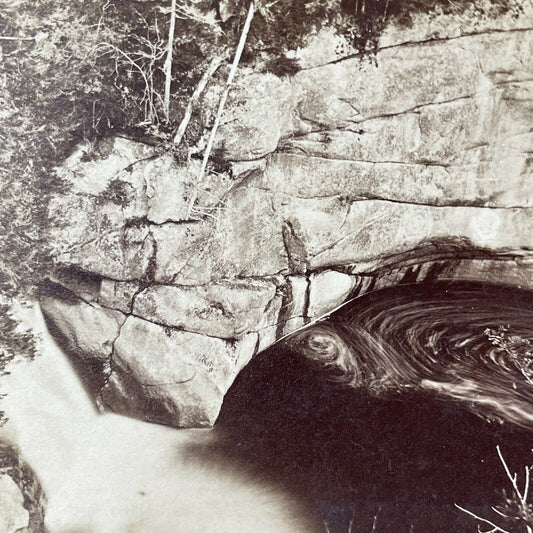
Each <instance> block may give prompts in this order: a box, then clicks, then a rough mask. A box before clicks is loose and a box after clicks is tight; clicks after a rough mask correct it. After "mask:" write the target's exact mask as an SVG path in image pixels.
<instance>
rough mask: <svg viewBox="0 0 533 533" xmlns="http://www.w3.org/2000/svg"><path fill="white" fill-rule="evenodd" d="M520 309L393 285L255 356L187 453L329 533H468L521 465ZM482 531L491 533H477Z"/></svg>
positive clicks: (496, 295) (526, 388)
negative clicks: (223, 467) (232, 469)
mask: <svg viewBox="0 0 533 533" xmlns="http://www.w3.org/2000/svg"><path fill="white" fill-rule="evenodd" d="M531 342H533V297H532V294H531V293H530V292H527V291H520V290H516V289H511V288H508V287H501V286H494V285H492V286H490V285H484V284H473V283H468V284H467V283H439V284H434V285H431V286H414V285H409V286H400V287H396V288H393V289H385V290H382V291H377V292H375V293H373V294H370V295H367V296H364V297H362V298H360V299H358V300H356V301H355V302H353V303H351V304H349V305H348V306H346V307H344V308H343V309H342V310H341V311H340V312H338V313H337V314H336V315H335V316H333V317H332V318H330V319H329V320H328V321H327V322H324V323H320V324H316V325H314V326H311V327H310V328H309V329H308V330H306V331H303V332H300V333H298V334H296V335H295V336H293V337H292V338H291V339H289V340H288V341H287V342H285V343H280V344H278V345H277V346H274V347H273V348H272V349H270V350H269V351H268V352H265V353H264V354H262V355H260V356H258V357H257V358H256V359H255V360H254V361H253V362H252V363H251V364H250V365H249V366H248V367H247V368H246V369H245V370H244V371H243V372H242V373H241V375H240V376H239V377H238V379H237V380H236V382H235V384H234V385H233V387H232V389H231V390H230V392H229V393H228V395H227V397H226V399H225V402H224V405H223V409H222V412H221V415H220V419H219V421H218V423H217V426H216V428H217V431H220V432H221V433H223V434H225V435H226V439H225V440H223V441H221V442H218V443H216V444H213V445H210V446H205V447H203V448H198V449H196V450H195V453H199V454H201V455H202V456H203V458H204V459H205V460H206V461H213V462H219V461H223V462H225V463H227V462H230V463H231V462H234V463H236V464H239V465H240V467H242V468H244V469H246V470H247V471H249V472H250V473H251V474H252V475H255V476H257V478H258V479H259V478H261V479H265V480H268V481H274V482H275V483H276V484H279V485H280V486H282V487H283V488H284V489H286V490H287V491H289V492H292V493H294V494H298V495H299V496H302V497H303V498H304V499H305V500H306V501H308V502H310V504H311V505H312V508H313V509H315V512H316V514H317V515H318V516H320V517H321V518H322V519H323V520H324V521H325V522H326V523H327V524H328V527H329V530H330V532H331V533H336V532H344V533H346V532H347V531H348V530H349V523H350V521H351V522H352V529H351V531H352V533H356V532H371V531H375V532H394V533H402V532H410V531H413V532H422V533H434V532H435V533H436V532H447V533H449V532H470V531H471V532H475V531H477V528H476V524H475V521H474V520H473V519H472V518H470V517H469V516H467V515H466V514H464V513H463V512H461V511H459V510H458V509H457V508H456V507H455V505H454V504H456V503H457V504H459V505H461V506H463V507H466V508H468V509H469V510H472V511H474V512H476V513H477V514H480V515H482V516H487V517H488V516H492V512H491V511H490V507H491V506H492V505H495V504H498V503H501V489H503V488H506V489H509V481H508V480H507V479H506V477H505V472H504V470H503V468H502V465H501V463H500V460H499V458H498V455H497V452H496V446H497V445H500V447H501V451H502V454H503V456H504V457H505V459H506V461H507V464H508V465H509V467H510V469H511V471H521V472H523V467H524V466H525V465H527V464H531V463H532V462H533V456H532V454H531V448H532V447H533V431H532V430H533V383H532V381H531V378H532V377H533V374H532V371H533V364H532V363H533V361H532V357H533V352H532V350H531V344H530V343H531ZM487 529H490V528H487Z"/></svg>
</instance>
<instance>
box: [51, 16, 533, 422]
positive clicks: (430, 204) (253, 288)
mask: <svg viewBox="0 0 533 533" xmlns="http://www.w3.org/2000/svg"><path fill="white" fill-rule="evenodd" d="M461 24H463V26H462V27H463V29H462V30H460V29H459V27H460V26H461V25H458V23H457V21H456V20H455V19H453V17H451V18H450V17H445V16H442V17H440V18H437V19H434V20H432V21H431V24H428V26H427V27H426V26H420V27H419V28H418V30H417V31H418V33H417V31H415V30H413V29H409V30H405V32H404V33H402V31H401V30H400V29H398V28H392V29H389V31H388V32H387V33H386V34H385V36H384V41H383V45H382V48H381V49H380V50H379V52H378V54H377V58H376V60H377V63H376V64H374V63H371V62H369V61H365V60H361V59H360V58H359V57H356V56H354V55H352V56H347V57H338V56H335V52H334V46H333V44H332V43H334V42H335V41H334V40H332V39H331V34H330V33H328V32H325V33H324V34H321V35H319V36H317V37H316V38H315V41H314V42H312V43H311V44H310V49H312V48H313V47H315V49H318V48H319V49H320V50H322V53H321V54H319V55H315V56H313V54H310V53H308V52H306V50H302V51H300V52H299V54H300V57H301V61H302V64H303V65H304V66H305V68H304V69H303V70H302V71H300V72H299V73H298V74H296V75H295V76H294V77H292V78H290V79H289V78H284V79H279V78H277V77H275V76H273V75H271V74H266V73H258V72H253V71H252V70H247V69H246V68H242V69H241V71H240V74H239V79H238V83H236V84H235V87H234V88H233V89H232V91H231V93H230V98H229V101H228V104H227V107H226V111H225V114H224V118H223V121H222V124H221V127H220V129H219V132H218V135H217V141H216V147H215V149H216V152H217V154H218V157H219V158H220V157H221V158H222V159H223V163H224V164H223V165H221V167H222V170H221V168H219V167H220V165H219V166H218V167H217V168H216V169H215V168H211V169H208V173H207V175H206V176H204V178H203V180H202V181H201V182H198V179H197V175H198V166H199V165H198V162H197V161H195V160H191V161H190V162H189V163H188V164H178V163H177V162H175V161H174V159H173V158H172V156H171V155H170V154H169V153H163V152H162V151H160V150H158V149H157V148H154V147H151V146H147V145H144V144H141V143H138V142H135V141H132V140H128V139H125V138H121V137H115V138H112V139H108V140H106V141H105V142H103V143H101V145H100V146H99V147H97V149H96V152H95V153H93V154H91V156H90V157H89V156H88V154H86V153H85V152H84V148H83V147H80V148H79V150H78V151H77V152H76V153H74V154H73V155H72V156H71V157H70V159H69V160H67V161H66V163H65V164H64V165H63V167H62V169H61V172H62V174H63V176H64V177H65V178H67V179H68V180H69V181H70V183H71V184H72V189H71V192H70V193H69V194H67V195H64V196H61V197H57V198H56V199H55V200H54V202H53V204H52V208H51V212H52V217H53V219H54V220H56V222H57V224H56V227H55V228H54V229H53V231H52V239H53V241H54V242H55V246H56V250H55V255H56V259H57V261H58V264H59V265H60V266H61V267H62V268H61V269H59V270H58V272H57V273H56V274H55V275H54V276H53V279H54V283H55V284H56V285H54V287H56V289H57V290H55V292H54V290H52V291H50V290H48V291H46V293H45V295H44V296H43V300H42V307H43V311H44V313H45V316H46V318H47V320H48V322H49V324H51V325H53V327H54V330H55V331H56V332H57V333H58V335H59V337H61V339H62V341H63V344H64V346H65V347H66V348H67V349H68V351H69V352H70V353H71V354H73V357H74V358H75V359H76V360H77V361H81V362H82V363H83V364H82V366H83V368H85V369H86V373H87V375H88V376H89V377H90V380H91V381H92V385H91V386H90V387H89V388H90V389H91V390H93V391H94V393H95V396H96V397H97V402H98V403H99V404H100V405H101V406H102V407H105V408H110V409H113V410H116V411H119V412H121V413H126V414H131V415H134V416H137V417H141V418H145V419H148V420H153V421H158V422H163V423H167V424H171V425H176V426H198V425H210V424H212V423H213V422H214V421H215V419H216V417H217V414H218V411H219V409H220V405H221V402H222V399H223V397H224V394H225V392H226V391H227V390H228V388H229V387H230V386H231V383H232V382H233V379H234V378H235V376H236V375H237V373H238V372H239V371H240V369H241V368H242V367H243V366H244V365H246V364H247V362H248V361H249V360H250V359H251V358H252V357H253V356H254V355H255V354H256V353H258V352H259V351H260V350H263V349H265V348H267V347H268V346H270V345H271V344H272V343H274V342H275V341H276V340H277V339H279V338H281V337H282V336H285V335H287V334H289V333H291V332H292V331H294V330H295V329H297V328H299V327H301V326H303V325H305V324H308V323H309V322H310V321H312V320H313V319H316V318H318V317H320V316H322V315H324V314H326V313H329V312H331V311H332V310H333V309H335V308H336V307H338V306H339V305H341V304H342V303H343V302H345V301H346V300H347V299H349V298H353V297H355V296H357V295H359V294H362V293H364V292H366V291H368V290H372V289H375V288H379V287H382V286H387V285H394V284H398V283H402V282H414V281H423V280H427V281H431V280H434V279H437V278H458V279H477V280H488V281H492V282H500V283H510V284H513V285H516V286H522V287H533V253H532V250H533V216H532V215H533V180H532V179H531V177H532V176H531V167H532V159H531V153H532V148H533V133H532V132H531V116H532V111H533V98H532V96H533V82H532V80H533V28H532V27H533V19H532V11H531V9H530V8H529V7H527V6H526V7H524V12H523V14H522V16H520V17H518V18H515V19H511V18H509V17H505V16H502V18H501V19H499V20H490V21H488V20H484V21H470V22H468V21H463V22H462V23H461ZM468 24H470V26H468ZM428 32H429V33H428ZM317 43H319V45H320V46H319V45H318V44H317ZM317 46H318V48H317ZM313 57H314V59H313ZM320 57H322V58H327V60H325V61H324V63H320V61H319V58H320ZM219 93H220V87H218V86H216V85H213V86H212V87H210V88H208V92H207V94H206V97H205V101H204V103H203V105H204V106H205V107H204V108H203V109H201V110H200V111H201V112H202V114H203V115H205V117H206V123H207V122H208V118H207V117H208V116H209V115H210V113H211V112H212V109H210V108H208V107H209V106H208V103H210V102H214V103H216V101H217V99H216V98H215V96H216V95H217V94H219ZM227 169H229V170H227ZM191 204H192V210H191V209H189V206H190V205H191ZM58 287H61V289H60V290H59V288H58ZM87 369H88V370H87Z"/></svg>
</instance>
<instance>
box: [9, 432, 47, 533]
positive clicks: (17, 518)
mask: <svg viewBox="0 0 533 533" xmlns="http://www.w3.org/2000/svg"><path fill="white" fill-rule="evenodd" d="M45 508H46V496H45V494H44V492H43V490H42V488H41V485H40V483H39V480H38V479H37V478H36V476H35V474H34V472H33V471H32V469H31V468H30V467H29V466H28V465H27V464H26V463H25V462H24V461H23V459H22V458H21V456H20V454H19V452H18V450H17V449H16V448H14V447H13V446H11V445H9V444H7V443H6V442H4V441H1V440H0V531H2V533H15V532H17V533H25V532H27V533H38V532H42V531H45V528H44V514H45Z"/></svg>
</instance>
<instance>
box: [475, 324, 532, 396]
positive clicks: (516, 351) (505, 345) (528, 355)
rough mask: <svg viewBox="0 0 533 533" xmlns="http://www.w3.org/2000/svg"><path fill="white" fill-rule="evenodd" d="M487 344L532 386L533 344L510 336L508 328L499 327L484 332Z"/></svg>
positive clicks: (517, 336) (518, 336)
mask: <svg viewBox="0 0 533 533" xmlns="http://www.w3.org/2000/svg"><path fill="white" fill-rule="evenodd" d="M484 333H485V335H486V336H487V338H488V340H489V342H490V343H491V344H492V345H493V346H495V349H496V350H497V351H498V352H501V353H502V354H503V355H505V356H506V360H509V361H510V362H511V363H512V364H514V365H515V366H516V367H517V368H518V370H519V371H520V372H521V373H522V375H523V376H524V377H525V379H526V381H527V382H528V383H530V384H532V385H533V344H532V343H531V341H530V340H529V339H527V338H524V337H521V336H520V335H512V334H511V333H510V332H509V326H499V327H498V328H497V329H491V328H487V329H485V331H484Z"/></svg>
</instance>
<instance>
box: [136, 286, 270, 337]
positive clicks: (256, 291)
mask: <svg viewBox="0 0 533 533" xmlns="http://www.w3.org/2000/svg"><path fill="white" fill-rule="evenodd" d="M275 294H276V287H275V285H274V284H273V283H271V282H270V283H269V282H268V281H254V280H250V281H246V280H235V281H231V282H230V281H226V282H215V283H212V284H209V285H202V286H199V287H183V286H180V287H177V286H171V285H156V286H152V287H148V288H147V289H145V290H144V291H142V292H141V293H139V294H138V295H137V297H136V298H135V304H134V307H133V313H134V314H135V315H137V316H140V317H141V318H145V319H147V320H150V321H152V322H158V323H160V324H162V325H166V326H173V327H177V328H183V329H185V330H186V331H189V332H191V333H201V334H203V335H209V336H211V337H220V338H230V339H234V338H240V337H242V336H243V335H245V334H246V333H249V332H251V331H254V330H257V329H258V328H259V327H260V325H261V322H262V320H263V318H264V316H265V311H266V308H267V306H268V305H269V302H270V301H271V300H272V298H273V297H274V296H275Z"/></svg>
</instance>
